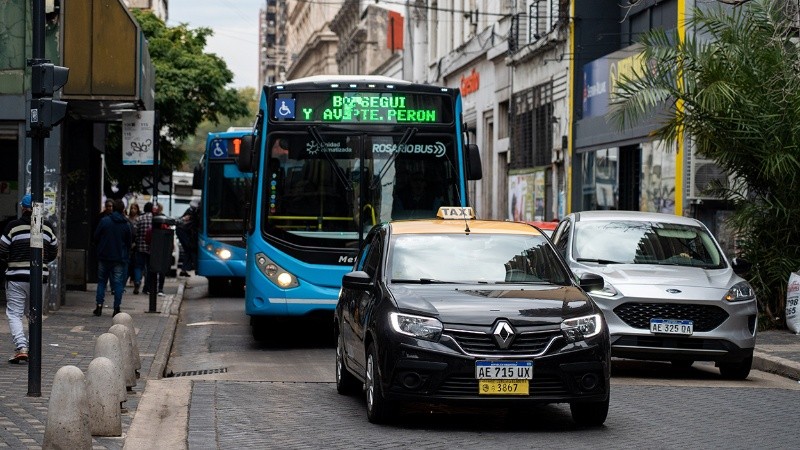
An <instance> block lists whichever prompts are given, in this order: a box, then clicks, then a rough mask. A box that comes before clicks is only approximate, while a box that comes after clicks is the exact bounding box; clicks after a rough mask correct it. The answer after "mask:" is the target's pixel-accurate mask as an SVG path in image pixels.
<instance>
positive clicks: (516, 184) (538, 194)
mask: <svg viewBox="0 0 800 450" xmlns="http://www.w3.org/2000/svg"><path fill="white" fill-rule="evenodd" d="M544 217H545V171H544V170H541V169H536V170H522V171H513V172H511V173H509V174H508V218H509V220H514V221H518V222H531V221H535V220H540V221H541V220H545V219H544Z"/></svg>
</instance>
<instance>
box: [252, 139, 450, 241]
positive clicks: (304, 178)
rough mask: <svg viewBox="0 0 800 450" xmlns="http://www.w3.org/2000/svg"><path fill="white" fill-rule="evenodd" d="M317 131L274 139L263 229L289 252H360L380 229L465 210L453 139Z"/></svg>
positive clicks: (270, 140)
mask: <svg viewBox="0 0 800 450" xmlns="http://www.w3.org/2000/svg"><path fill="white" fill-rule="evenodd" d="M310 131H311V132H301V133H290V132H281V133H277V132H276V133H272V134H270V135H269V140H268V145H269V146H270V147H269V148H270V151H269V159H268V161H265V165H266V166H265V170H264V173H265V177H266V180H267V182H266V183H264V185H265V187H266V189H267V191H266V192H264V195H263V198H264V199H265V203H266V204H265V207H264V208H263V209H264V219H265V220H264V228H263V231H264V232H265V233H266V235H267V236H268V237H272V238H274V239H277V240H279V241H282V242H283V243H284V244H285V247H287V248H288V247H295V248H296V247H297V246H301V247H307V248H308V247H314V248H330V249H333V248H337V249H342V248H349V249H352V250H355V249H357V247H358V241H359V237H360V236H359V235H364V234H366V232H367V231H369V229H370V228H371V227H372V226H373V225H375V224H377V223H381V222H386V221H389V220H392V219H400V218H404V219H411V218H432V217H435V216H436V211H437V210H438V208H439V206H441V205H457V204H460V200H459V198H460V197H459V195H458V194H459V191H458V184H457V183H458V171H457V168H456V166H455V165H454V164H455V161H456V159H455V150H454V147H455V143H454V141H453V137H452V136H450V135H446V134H437V133H424V132H421V131H417V130H414V129H411V131H406V133H397V134H384V135H379V134H364V133H362V134H354V133H353V132H349V133H348V132H319V131H317V129H316V128H313V127H312V129H311V130H310ZM278 244H279V245H280V242H279V243H278Z"/></svg>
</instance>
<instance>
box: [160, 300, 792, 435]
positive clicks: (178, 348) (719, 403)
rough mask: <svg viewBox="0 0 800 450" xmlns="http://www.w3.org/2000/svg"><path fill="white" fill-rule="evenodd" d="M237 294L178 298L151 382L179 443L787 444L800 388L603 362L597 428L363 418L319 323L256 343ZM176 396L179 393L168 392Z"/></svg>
mask: <svg viewBox="0 0 800 450" xmlns="http://www.w3.org/2000/svg"><path fill="white" fill-rule="evenodd" d="M243 311H244V305H243V300H242V299H241V298H238V299H233V298H199V299H185V300H184V304H183V306H182V310H181V319H180V322H179V324H178V330H177V333H176V337H175V343H174V345H173V351H172V354H171V355H170V360H169V363H168V366H167V372H168V373H171V374H172V375H173V376H172V377H168V378H165V379H164V380H162V381H161V382H160V383H161V386H162V389H163V390H164V392H165V395H167V394H171V395H183V396H184V397H186V398H185V402H186V403H187V404H188V417H187V418H186V419H185V420H186V423H187V430H188V433H187V435H186V439H187V441H188V443H189V448H214V447H216V448H223V449H224V448H237V447H241V448H406V447H413V448H499V447H502V448H542V447H546V448H575V447H580V448H583V447H593V448H598V447H600V448H602V447H609V448H642V447H649V448H668V447H669V448H673V447H691V448H718V447H725V448H766V447H771V448H796V446H797V440H796V435H797V433H796V432H795V431H796V430H795V429H794V425H793V423H794V422H795V420H794V417H795V416H796V414H797V410H798V405H800V384H798V383H797V382H795V381H792V380H789V379H786V378H782V377H779V376H776V375H772V374H768V373H764V372H758V371H753V372H751V375H750V377H749V378H748V380H745V381H726V380H722V379H721V378H720V376H719V372H718V371H717V370H716V369H715V368H714V367H713V365H711V364H702V363H698V364H695V366H693V367H692V368H690V369H676V368H673V367H672V366H671V365H670V364H669V363H654V362H639V361H627V360H614V362H613V366H612V394H611V395H612V397H611V409H610V412H609V416H608V420H607V421H606V423H605V426H604V427H601V428H597V429H581V428H577V427H576V426H575V425H574V424H573V422H572V420H571V417H570V413H569V407H568V406H567V405H548V406H541V407H535V408H530V409H524V410H519V409H515V410H509V409H491V410H480V409H452V408H449V409H435V410H430V408H412V409H409V410H408V411H406V412H405V414H402V415H401V416H400V417H399V418H398V420H397V422H396V423H395V424H393V425H390V426H376V425H372V424H370V423H368V422H367V420H366V412H365V405H364V400H363V398H362V397H361V396H357V397H345V396H341V395H338V394H337V393H336V388H335V385H334V372H333V365H334V345H333V340H332V331H331V328H330V326H327V325H325V324H319V323H315V324H308V323H304V322H289V323H283V324H279V325H278V326H276V329H275V332H274V339H273V340H271V341H270V342H267V343H258V342H256V341H255V340H254V339H253V338H252V336H251V332H250V327H249V321H248V318H247V317H246V316H245V315H244V312H243ZM181 392H183V394H180V393H181Z"/></svg>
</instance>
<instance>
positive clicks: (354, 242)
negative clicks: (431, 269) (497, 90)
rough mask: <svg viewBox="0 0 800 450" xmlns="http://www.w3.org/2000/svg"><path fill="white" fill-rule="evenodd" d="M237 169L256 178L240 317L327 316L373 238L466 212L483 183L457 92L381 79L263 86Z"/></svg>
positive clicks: (255, 321) (255, 322) (256, 323)
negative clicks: (400, 222)
mask: <svg viewBox="0 0 800 450" xmlns="http://www.w3.org/2000/svg"><path fill="white" fill-rule="evenodd" d="M259 109H260V110H259V113H258V117H257V119H256V123H255V126H254V129H253V131H252V134H251V136H249V137H246V138H245V141H244V142H245V143H244V144H243V145H242V153H241V154H240V156H239V158H238V163H239V168H240V169H241V170H242V172H250V173H253V175H254V178H253V190H252V198H251V201H250V207H249V211H248V215H247V218H246V223H245V228H246V230H245V237H246V240H247V264H246V286H247V289H246V292H245V312H246V314H247V315H249V316H250V318H251V325H252V326H253V334H254V336H255V337H256V338H260V337H263V334H262V333H261V331H263V328H264V327H263V324H264V322H266V320H265V319H269V318H274V317H287V316H310V317H313V316H317V315H321V316H323V317H324V316H326V315H331V314H332V312H333V309H334V307H335V305H336V300H337V297H338V293H339V289H340V287H341V281H342V275H343V274H345V273H346V272H348V271H350V270H352V267H353V263H354V259H355V256H356V253H357V251H358V249H359V248H360V246H361V244H362V241H363V239H364V237H365V236H366V234H367V232H368V231H369V229H370V228H371V227H372V226H373V225H375V224H377V223H381V222H385V221H389V220H395V219H415V218H432V217H435V216H436V212H437V210H438V208H439V206H442V205H453V206H456V205H457V206H468V204H469V201H468V198H467V180H474V179H480V177H481V164H480V156H479V154H478V147H477V146H476V145H475V144H470V143H468V142H467V141H466V130H465V129H464V125H463V124H462V122H461V117H462V114H461V97H460V94H459V91H458V89H453V88H446V87H441V86H431V85H423V84H414V83H410V82H407V81H402V80H397V79H392V78H387V77H381V76H314V77H308V78H303V79H298V80H294V81H289V82H286V83H283V84H277V85H270V86H265V87H264V88H263V89H262V92H261V99H260V105H259Z"/></svg>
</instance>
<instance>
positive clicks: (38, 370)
mask: <svg viewBox="0 0 800 450" xmlns="http://www.w3.org/2000/svg"><path fill="white" fill-rule="evenodd" d="M45 61H46V60H45V59H44V0H34V1H33V59H32V60H31V61H29V64H30V65H31V67H35V66H38V65H39V64H42V63H44V62H45ZM33 95H34V94H33V91H31V101H33ZM32 106H33V105H32ZM37 119H38V111H37ZM49 135H50V131H49V130H47V129H41V128H33V127H31V133H30V136H31V152H32V155H31V200H32V206H33V214H32V215H31V237H30V242H31V280H30V306H29V308H30V309H29V316H28V320H29V321H30V322H29V327H28V332H29V334H30V342H29V343H28V345H30V349H29V351H30V354H29V357H28V396H29V397H41V396H42V248H43V245H42V218H43V217H42V212H43V211H42V206H43V200H44V139H45V138H46V137H48V136H49ZM37 224H38V226H36V225H37Z"/></svg>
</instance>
